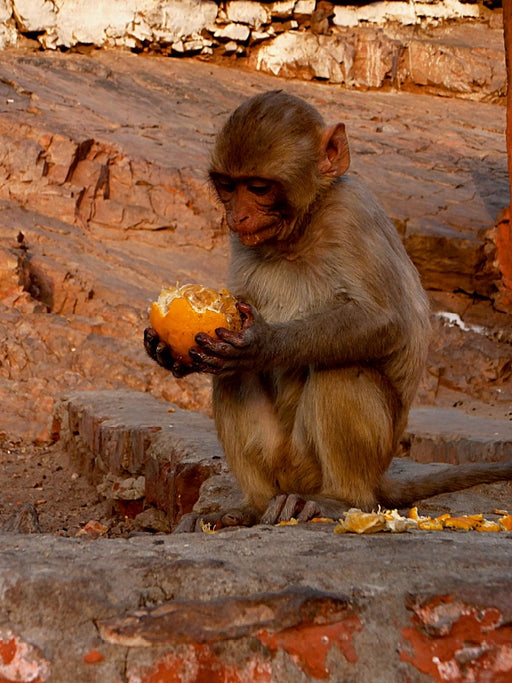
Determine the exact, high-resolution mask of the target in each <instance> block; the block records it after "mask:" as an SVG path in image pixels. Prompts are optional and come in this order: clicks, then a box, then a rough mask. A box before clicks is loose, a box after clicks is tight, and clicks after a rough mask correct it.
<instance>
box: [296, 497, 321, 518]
mask: <svg viewBox="0 0 512 683" xmlns="http://www.w3.org/2000/svg"><path fill="white" fill-rule="evenodd" d="M321 513H322V509H321V507H320V505H319V504H318V503H317V502H316V500H307V501H306V502H305V504H304V507H303V508H302V510H301V512H299V514H298V516H297V520H298V522H309V521H310V520H311V519H314V518H315V517H319V516H320V515H321Z"/></svg>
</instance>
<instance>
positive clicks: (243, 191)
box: [211, 173, 289, 247]
mask: <svg viewBox="0 0 512 683" xmlns="http://www.w3.org/2000/svg"><path fill="white" fill-rule="evenodd" d="M211 179H212V182H213V185H214V187H215V190H216V192H217V195H218V197H219V199H220V201H221V202H222V204H223V205H224V209H225V212H226V221H227V224H228V227H229V229H230V230H231V231H232V232H234V233H236V234H237V235H238V238H239V240H240V242H242V244H244V245H246V246H249V247H254V246H257V245H259V244H262V243H264V242H267V241H270V240H276V239H280V238H281V237H284V236H285V235H284V233H285V232H286V230H285V228H286V226H287V224H288V222H289V221H288V220H287V218H289V217H287V216H286V213H287V212H286V211H285V203H284V202H283V200H282V193H281V191H280V188H279V185H278V183H276V182H275V181H272V180H267V179H264V178H231V177H230V176H227V175H222V174H214V173H212V174H211Z"/></svg>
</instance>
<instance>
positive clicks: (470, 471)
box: [377, 461, 512, 509]
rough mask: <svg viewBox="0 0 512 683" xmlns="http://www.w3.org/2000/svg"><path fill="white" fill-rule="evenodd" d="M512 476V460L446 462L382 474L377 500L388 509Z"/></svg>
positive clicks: (511, 477)
mask: <svg viewBox="0 0 512 683" xmlns="http://www.w3.org/2000/svg"><path fill="white" fill-rule="evenodd" d="M507 479H512V461H507V462H486V463H472V464H469V465H446V466H445V467H443V468H441V469H439V471H437V472H435V473H433V472H431V473H428V474H423V475H421V474H419V475H416V476H410V477H407V478H404V479H393V478H391V477H385V478H384V479H383V480H382V482H381V484H380V486H379V489H378V493H377V497H378V500H379V503H380V504H381V505H383V506H385V507H387V508H389V509H393V508H400V507H406V506H408V505H411V504H412V503H415V502H416V501H419V500H422V499H423V498H430V497H431V496H437V495H439V494H440V493H452V492H453V491H461V490H462V489H467V488H469V487H470V486H476V485H477V484H492V483H493V482H495V481H505V480H507Z"/></svg>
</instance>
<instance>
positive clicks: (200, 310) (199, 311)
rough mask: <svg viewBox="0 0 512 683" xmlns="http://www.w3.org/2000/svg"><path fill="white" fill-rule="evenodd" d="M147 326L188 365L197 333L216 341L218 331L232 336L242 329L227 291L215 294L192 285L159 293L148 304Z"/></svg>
mask: <svg viewBox="0 0 512 683" xmlns="http://www.w3.org/2000/svg"><path fill="white" fill-rule="evenodd" d="M149 324H150V325H151V327H152V328H153V329H154V330H155V332H156V333H157V334H158V336H159V337H160V339H161V340H162V341H164V342H165V343H166V344H168V345H169V346H170V347H171V350H172V354H173V356H174V357H175V358H179V359H180V360H182V361H184V362H187V363H190V362H191V358H190V356H189V353H188V352H189V350H190V349H191V348H192V347H193V346H195V345H196V342H195V337H196V334H198V333H199V332H206V334H209V335H210V336H211V337H216V334H215V330H216V329H217V328H218V327H225V328H227V329H228V330H232V331H234V332H237V331H239V330H241V329H242V319H241V317H240V312H239V311H238V309H237V307H236V299H235V297H234V296H233V295H232V294H230V292H228V290H227V289H222V290H220V291H216V290H215V289H211V288H209V287H204V286H202V285H194V284H186V285H182V286H179V285H176V286H175V287H166V288H164V289H162V291H161V292H160V296H159V297H158V299H157V300H156V301H153V303H152V304H151V308H150V310H149Z"/></svg>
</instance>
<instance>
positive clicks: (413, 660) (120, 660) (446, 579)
mask: <svg viewBox="0 0 512 683" xmlns="http://www.w3.org/2000/svg"><path fill="white" fill-rule="evenodd" d="M510 536H511V534H510V533H503V534H478V533H476V532H467V533H464V532H462V533H456V532H431V533H425V532H410V533H406V534H393V535H391V534H389V535H384V534H382V535H376V536H372V537H361V536H350V535H335V534H333V532H332V526H329V525H318V524H310V525H304V526H298V527H280V528H274V527H259V528H256V529H239V530H231V531H229V532H226V533H220V534H216V535H207V534H198V535H193V536H151V535H149V536H145V537H134V538H132V539H122V540H105V539H98V540H86V539H62V538H56V537H51V536H45V535H43V536H38V538H37V539H35V538H34V537H33V536H23V537H20V536H14V537H13V536H11V535H3V536H2V539H1V541H2V562H1V563H0V596H1V599H2V604H3V605H5V606H6V608H7V610H6V612H5V615H4V617H3V619H2V622H1V624H0V646H1V648H2V649H1V652H2V653H5V652H13V653H14V654H15V655H16V657H18V660H17V661H20V660H21V659H22V658H24V661H26V662H27V663H29V664H30V665H31V666H32V667H33V669H32V670H33V671H34V670H35V671H37V672H38V674H39V675H40V680H41V681H50V680H51V681H63V682H64V681H69V680H83V681H88V680H103V681H114V680H116V679H120V680H123V679H124V680H126V681H130V682H131V683H135V681H144V683H149V681H151V680H155V678H156V677H157V676H160V678H162V677H165V676H167V678H169V679H171V680H173V679H172V676H173V675H174V676H175V677H177V676H178V675H179V672H183V671H184V670H191V669H192V670H193V671H196V672H197V675H198V676H199V675H201V676H203V677H206V678H207V679H208V677H209V676H210V675H211V671H212V670H214V671H217V672H220V673H219V675H221V674H222V675H223V676H225V677H226V678H227V677H228V676H229V680H233V681H237V682H242V681H247V680H251V681H252V680H260V681H270V680H272V681H276V683H284V682H285V681H290V680H304V681H306V680H311V678H313V679H315V678H316V679H318V678H321V679H323V680H328V681H340V680H347V679H350V680H353V681H356V682H358V683H359V682H361V683H362V682H363V681H369V680H375V681H377V680H386V681H391V680H392V681H405V680H417V681H421V680H431V679H432V678H433V679H434V680H439V681H441V680H446V679H445V677H444V673H443V672H444V671H445V670H446V668H448V667H449V668H450V670H453V671H455V672H458V673H460V676H461V677H462V672H468V671H469V672H472V674H473V675H474V676H475V677H476V680H478V676H479V675H480V674H481V672H482V671H486V672H487V674H489V675H490V676H491V677H492V676H493V675H494V674H496V675H503V676H505V677H506V676H507V675H510V663H509V660H508V659H507V647H508V646H507V643H510V628H509V626H507V624H508V623H509V622H510V619H511V618H512V604H511V602H510V596H511V594H512V591H511V585H510V554H509V547H508V546H509V544H510ZM340 563H341V564H340ZM340 566H341V567H342V569H341V570H340ZM290 590H292V591H294V593H295V595H297V596H299V597H300V596H301V595H302V596H304V597H305V596H307V595H312V594H313V595H317V596H318V597H321V596H325V598H328V599H331V600H333V601H334V604H338V605H341V606H342V607H343V605H347V610H346V611H343V610H342V611H340V612H339V613H338V616H336V612H335V611H333V612H332V615H333V616H332V617H331V618H327V619H326V618H325V617H323V616H322V612H321V611H320V610H318V611H315V610H311V612H310V616H309V617H308V619H305V620H304V621H303V623H302V624H301V625H297V626H294V625H293V624H289V625H287V622H284V621H283V622H282V623H281V624H280V623H279V621H278V619H276V618H275V616H274V615H275V614H276V613H275V611H274V610H273V609H272V607H271V605H276V604H278V603H279V601H286V596H287V594H288V592H289V591H290ZM55 596H58V600H56V597H55ZM329 596H330V597H329ZM252 600H255V601H256V602H255V603H254V604H255V610H256V611H255V612H253V613H252V614H251V613H250V612H244V608H243V606H244V604H251V601H252ZM212 601H213V602H212ZM284 604H285V603H284ZM326 604H329V603H326ZM223 605H225V607H226V609H233V608H235V609H236V610H238V611H237V615H238V616H237V617H236V618H237V619H238V620H239V622H241V623H242V625H243V624H250V623H251V619H252V623H254V624H255V625H256V624H258V618H259V619H260V620H261V621H260V622H259V624H260V626H261V628H260V630H259V631H257V632H256V633H255V634H253V635H250V634H248V635H242V636H241V637H239V638H236V639H232V638H229V635H230V634H229V633H226V632H223V630H222V628H221V627H219V628H218V629H217V630H215V625H214V624H211V627H212V630H211V631H210V635H209V638H211V639H215V638H216V639H217V643H215V644H213V645H209V644H207V643H204V642H203V643H201V642H199V638H197V639H194V636H193V633H192V634H191V635H190V637H189V642H188V643H185V644H183V643H180V642H179V639H177V638H176V637H174V636H173V632H172V631H169V632H167V634H166V633H165V631H160V634H161V641H163V642H160V643H159V644H158V645H154V646H153V647H147V646H146V647H144V643H143V642H135V641H133V640H132V641H131V642H130V643H129V644H128V642H127V641H126V642H125V643H122V642H121V643H120V644H115V643H113V642H109V640H104V639H103V638H102V637H101V635H102V634H103V635H104V636H107V634H106V633H105V631H104V630H100V632H98V626H97V625H98V624H100V623H101V624H103V623H110V624H112V623H120V624H122V623H123V619H126V618H127V617H128V618H132V619H133V618H134V617H135V618H137V614H138V612H137V611H138V610H140V609H142V613H140V614H141V618H143V615H146V614H148V610H149V612H150V613H151V610H152V608H154V607H156V609H157V611H156V614H155V613H154V612H153V614H155V616H157V615H158V613H159V612H160V613H161V614H165V613H166V612H170V611H174V612H175V613H176V614H177V617H178V618H180V619H185V618H187V616H190V614H191V610H196V613H197V614H200V613H201V609H202V606H203V609H204V610H205V611H206V614H208V613H209V611H211V609H212V607H214V606H215V607H216V608H217V609H218V610H219V612H220V613H221V614H222V610H223ZM317 605H318V606H319V603H317ZM315 609H316V608H315ZM258 615H259V616H258ZM477 615H479V616H477ZM198 622H199V623H198V624H197V628H198V629H200V628H201V624H202V625H203V627H204V626H205V625H206V624H207V621H206V620H205V621H201V620H200V619H199V620H198ZM146 623H147V622H146ZM189 623H193V620H192V622H189ZM468 623H469V631H468V630H467V627H468ZM194 628H195V627H194ZM244 628H245V629H246V630H247V631H249V626H245V627H244ZM463 633H470V634H471V642H472V644H473V648H472V649H468V647H467V645H465V644H464V637H463V635H462V634H463ZM376 634H377V635H376ZM226 636H228V637H226ZM15 644H16V647H15ZM23 644H25V645H28V644H30V645H29V646H28V647H25V645H23ZM7 648H11V649H10V650H9V649H7ZM483 649H485V655H482V654H481V653H482V652H483ZM94 651H95V652H97V653H99V655H100V656H99V657H98V656H97V655H96V656H95V657H94V658H93V657H92V655H91V653H92V652H94ZM461 652H463V653H464V657H461V655H460V653H461ZM22 653H23V654H22ZM436 658H437V659H436ZM5 659H7V658H4V659H0V675H2V676H4V677H7V674H9V673H11V677H12V672H13V669H12V668H11V669H9V668H8V666H9V664H7V663H6V661H5ZM91 659H92V660H93V661H95V662H96V663H94V664H93V663H91ZM11 661H15V660H14V658H13V660H11ZM422 672H423V674H422ZM25 680H30V678H28V679H27V678H25ZM177 680H179V678H177ZM498 680H499V679H498Z"/></svg>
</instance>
